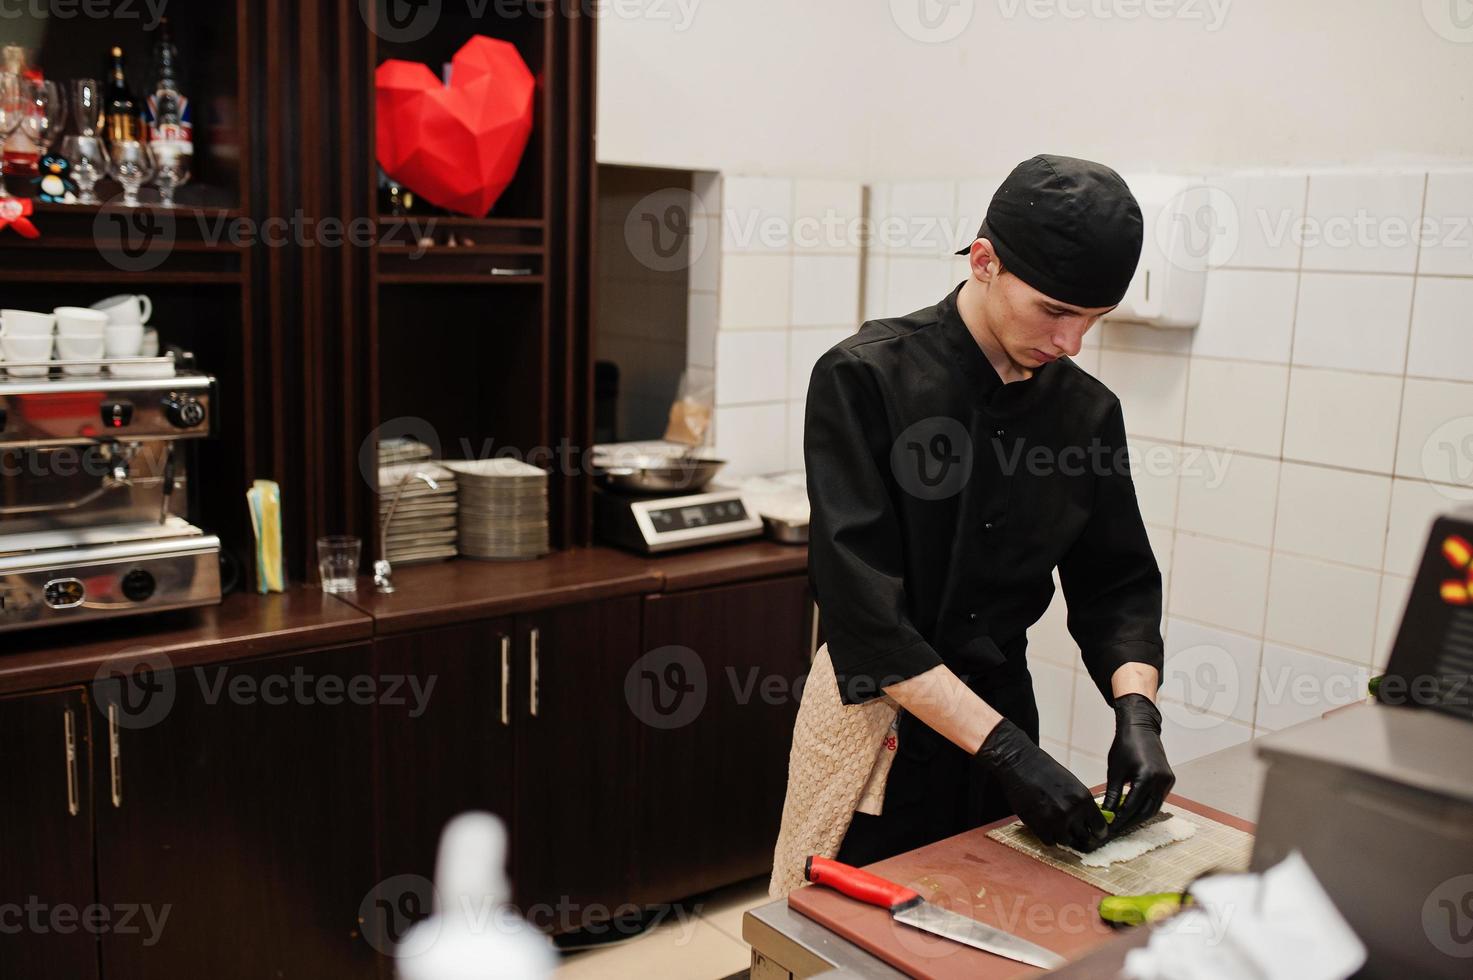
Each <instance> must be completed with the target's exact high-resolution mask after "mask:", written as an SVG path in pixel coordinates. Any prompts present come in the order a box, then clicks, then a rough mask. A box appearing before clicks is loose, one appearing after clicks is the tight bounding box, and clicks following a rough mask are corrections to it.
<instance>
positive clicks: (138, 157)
mask: <svg viewBox="0 0 1473 980" xmlns="http://www.w3.org/2000/svg"><path fill="white" fill-rule="evenodd" d="M108 172H109V173H110V174H112V175H113V180H116V181H117V182H118V183H119V184H120V185H121V186H122V188H123V203H124V204H125V205H127V206H128V207H130V208H136V207H138V205H139V201H138V188H140V187H142V186H143V185H144V184H146V183H148V181H149V180H150V179H151V178H152V177H153V174H154V159H153V153H152V151H150V150H149V148H148V144H147V143H140V142H139V141H138V140H116V141H115V142H114V143H113V148H112V159H111V161H110V166H109V167H108Z"/></svg>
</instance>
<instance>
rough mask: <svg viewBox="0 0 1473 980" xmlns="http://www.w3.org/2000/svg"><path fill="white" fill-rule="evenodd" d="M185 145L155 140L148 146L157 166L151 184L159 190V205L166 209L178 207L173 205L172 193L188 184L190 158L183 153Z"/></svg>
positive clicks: (171, 141)
mask: <svg viewBox="0 0 1473 980" xmlns="http://www.w3.org/2000/svg"><path fill="white" fill-rule="evenodd" d="M187 145H188V144H186V143H181V142H178V141H176V140H155V141H154V142H152V143H150V144H149V147H150V148H151V149H152V150H153V156H154V160H155V161H157V164H158V172H157V173H156V174H155V175H154V178H153V184H154V186H155V187H157V188H158V189H159V203H160V204H162V205H163V206H164V207H166V208H173V207H178V205H177V204H175V203H174V191H176V190H177V189H179V188H180V187H182V186H184V185H185V184H187V183H189V164H190V162H191V156H190V154H188V153H185V152H184V151H183V147H185V146H187Z"/></svg>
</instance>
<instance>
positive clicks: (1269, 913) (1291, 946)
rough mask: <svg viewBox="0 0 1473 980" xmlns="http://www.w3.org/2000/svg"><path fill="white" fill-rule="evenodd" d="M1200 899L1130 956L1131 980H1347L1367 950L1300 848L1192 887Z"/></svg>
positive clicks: (1123, 973)
mask: <svg viewBox="0 0 1473 980" xmlns="http://www.w3.org/2000/svg"><path fill="white" fill-rule="evenodd" d="M1192 895H1193V896H1194V897H1195V899H1196V901H1197V904H1196V905H1194V906H1188V907H1187V908H1186V909H1184V910H1183V911H1182V912H1181V913H1180V914H1179V915H1176V916H1173V917H1172V918H1170V919H1168V920H1166V921H1165V922H1163V923H1162V924H1161V925H1160V926H1158V927H1156V929H1155V931H1153V932H1152V933H1151V939H1150V942H1149V943H1148V944H1147V945H1146V946H1144V947H1141V948H1140V949H1133V950H1131V951H1130V952H1129V953H1127V954H1126V957H1125V967H1124V969H1123V970H1122V971H1121V976H1122V977H1128V978H1130V980H1343V978H1345V977H1348V976H1350V975H1351V974H1353V973H1355V971H1356V970H1359V969H1360V968H1361V966H1362V965H1364V964H1365V961H1366V948H1365V946H1364V945H1363V944H1362V943H1361V941H1360V939H1359V938H1358V937H1357V936H1356V934H1355V933H1354V932H1353V931H1351V928H1350V926H1348V925H1346V923H1345V919H1343V918H1342V917H1341V915H1340V911H1339V910H1338V909H1336V908H1335V903H1334V902H1332V901H1330V896H1328V895H1326V894H1325V890H1324V888H1323V887H1322V886H1321V885H1320V882H1319V879H1318V878H1316V877H1315V875H1314V872H1313V871H1312V870H1310V867H1309V864H1308V863H1307V862H1306V861H1305V860H1304V856H1303V855H1302V854H1300V853H1299V852H1298V851H1297V850H1296V851H1294V852H1292V853H1291V854H1290V855H1289V856H1288V857H1286V858H1284V860H1282V861H1280V862H1279V863H1278V864H1276V865H1274V866H1273V867H1272V868H1269V869H1268V870H1267V871H1264V872H1262V873H1260V874H1225V875H1214V876H1212V877H1210V878H1202V879H1200V880H1198V881H1197V882H1196V883H1195V884H1194V885H1192Z"/></svg>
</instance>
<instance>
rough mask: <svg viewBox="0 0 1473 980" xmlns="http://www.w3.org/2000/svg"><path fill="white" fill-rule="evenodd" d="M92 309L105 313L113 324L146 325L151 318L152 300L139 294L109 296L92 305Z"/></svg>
mask: <svg viewBox="0 0 1473 980" xmlns="http://www.w3.org/2000/svg"><path fill="white" fill-rule="evenodd" d="M92 308H93V309H94V310H101V311H102V312H104V313H106V314H107V318H108V319H109V320H111V321H112V322H113V323H147V322H148V318H149V317H151V316H153V300H151V299H149V298H148V297H147V296H143V295H141V294H140V295H133V294H131V293H120V294H118V295H117V296H109V297H108V298H107V299H102V300H98V301H97V302H96V303H93V304H92Z"/></svg>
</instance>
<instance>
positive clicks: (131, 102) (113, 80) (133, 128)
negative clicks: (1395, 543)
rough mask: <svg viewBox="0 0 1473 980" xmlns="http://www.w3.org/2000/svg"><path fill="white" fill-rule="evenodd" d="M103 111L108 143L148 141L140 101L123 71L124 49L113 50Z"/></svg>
mask: <svg viewBox="0 0 1473 980" xmlns="http://www.w3.org/2000/svg"><path fill="white" fill-rule="evenodd" d="M102 110H103V112H104V114H105V115H106V116H107V138H108V142H110V143H120V142H123V141H125V140H146V139H147V137H146V136H145V135H144V133H143V126H142V125H141V123H140V121H139V118H138V100H137V99H135V98H134V97H133V91H132V89H130V88H128V75H127V73H126V72H125V71H124V70H123V49H122V48H118V47H115V48H113V50H112V64H111V66H110V67H109V68H108V82H107V90H106V92H105V93H104V96H103V100H102Z"/></svg>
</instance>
